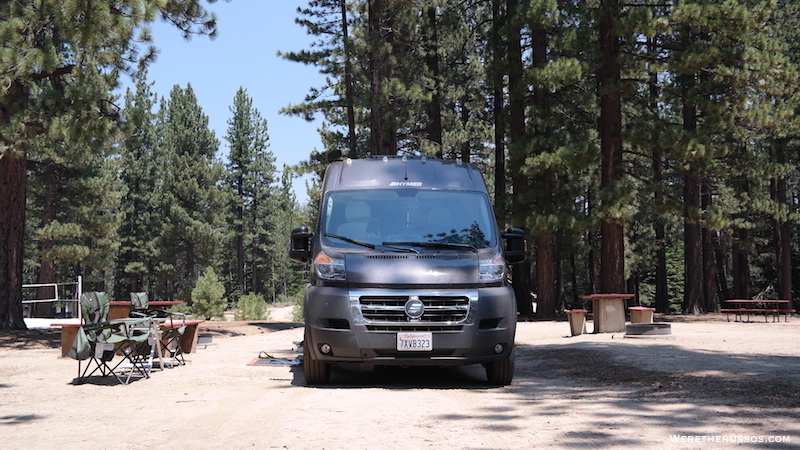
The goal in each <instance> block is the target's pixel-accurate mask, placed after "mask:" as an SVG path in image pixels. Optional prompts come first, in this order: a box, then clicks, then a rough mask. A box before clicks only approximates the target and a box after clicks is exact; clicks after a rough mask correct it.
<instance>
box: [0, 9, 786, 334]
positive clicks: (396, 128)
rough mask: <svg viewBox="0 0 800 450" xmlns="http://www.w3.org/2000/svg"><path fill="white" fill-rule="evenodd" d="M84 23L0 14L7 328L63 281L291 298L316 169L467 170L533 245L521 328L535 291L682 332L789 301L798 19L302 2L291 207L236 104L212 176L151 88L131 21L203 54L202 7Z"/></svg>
mask: <svg viewBox="0 0 800 450" xmlns="http://www.w3.org/2000/svg"><path fill="white" fill-rule="evenodd" d="M101 3H102V4H101V5H97V4H92V5H85V4H84V3H83V2H80V1H77V0H74V1H42V2H0V13H2V16H0V17H2V18H3V20H2V22H0V37H2V39H0V40H2V42H3V43H4V44H3V47H2V53H0V74H2V82H3V83H2V86H3V90H2V91H0V143H2V148H1V149H0V150H2V156H0V209H1V210H2V211H3V214H2V216H0V237H2V238H3V241H2V244H3V245H4V246H5V247H6V249H7V250H6V251H4V252H3V253H2V254H0V323H1V324H2V327H3V328H14V327H19V326H20V325H19V320H21V319H18V318H21V307H20V303H21V293H20V292H19V290H20V288H19V286H21V284H22V283H23V282H24V283H31V282H37V281H39V282H42V281H48V280H50V281H57V280H64V279H70V278H73V277H75V276H76V275H81V276H82V277H83V280H84V283H85V284H86V286H85V288H87V289H95V290H107V291H110V292H113V293H114V295H115V297H119V298H123V297H124V296H126V295H127V292H129V291H148V292H150V293H151V294H152V295H153V297H154V298H157V299H164V300H172V299H177V300H184V301H188V302H190V303H191V292H192V289H194V287H195V285H196V283H197V280H198V279H199V278H200V276H201V274H203V273H205V272H207V271H208V269H209V268H210V269H211V270H212V271H213V272H214V273H215V274H218V275H219V278H220V280H221V281H222V283H223V284H224V286H225V297H226V298H227V299H229V300H230V301H235V300H236V299H238V298H239V297H240V296H242V295H244V294H247V293H256V294H260V295H262V296H263V298H264V299H265V300H266V301H276V300H280V299H285V298H297V297H298V296H300V295H302V294H301V292H302V288H303V286H304V284H305V283H306V277H307V275H306V268H304V267H302V266H298V265H294V264H292V263H290V262H288V260H287V258H286V255H285V253H286V248H287V246H288V235H289V230H290V229H291V228H293V227H294V226H296V225H299V224H300V223H306V224H309V225H310V224H312V223H313V222H314V220H315V217H316V212H317V211H316V202H317V201H318V199H319V192H318V190H317V189H316V187H315V186H316V182H318V180H319V179H320V177H321V176H322V174H323V173H324V166H325V164H324V161H325V160H326V158H325V154H326V153H328V152H330V151H341V152H342V153H343V154H344V155H346V156H349V157H360V156H364V155H368V154H371V155H381V154H410V155H419V154H422V155H432V156H438V157H443V158H447V159H460V160H462V161H465V162H471V163H474V164H477V165H478V166H480V167H481V169H482V170H483V172H484V173H485V175H486V178H487V182H488V184H489V185H490V186H491V189H492V194H493V201H494V205H495V209H496V213H497V217H498V221H499V222H500V224H501V226H517V227H521V228H524V229H525V230H526V232H527V233H528V237H529V238H528V243H529V244H530V245H529V251H530V258H529V259H528V261H527V263H525V264H521V265H517V266H515V267H514V269H513V282H514V287H515V290H516V291H517V297H518V304H519V309H520V312H521V313H523V314H526V315H527V314H531V313H532V305H531V302H530V301H529V300H530V298H531V296H530V294H531V293H534V294H535V295H536V301H537V311H536V316H537V317H542V318H548V317H553V316H555V315H556V314H557V313H558V312H559V311H561V310H563V309H564V308H573V307H576V306H580V305H581V298H580V297H581V296H582V295H585V294H588V293H596V292H606V293H608V292H630V293H634V294H636V302H637V303H641V304H646V305H653V306H655V307H656V308H657V309H658V310H659V311H662V312H670V311H672V312H674V311H683V312H688V313H699V312H709V311H714V310H717V309H718V308H719V304H720V301H721V300H722V299H725V298H750V297H753V296H758V295H762V296H768V297H773V298H784V299H793V295H792V292H797V283H798V281H797V280H798V278H800V274H798V266H799V265H798V260H800V251H799V249H800V241H799V240H798V233H797V231H798V230H797V225H798V219H799V218H800V215H798V203H800V197H799V195H800V194H799V192H800V190H799V189H798V183H799V182H800V180H798V170H797V167H798V160H800V146H799V145H798V140H797V136H798V133H797V132H798V129H799V127H798V125H799V124H798V117H797V112H798V106H799V105H798V83H797V79H798V73H797V64H798V60H799V57H800V47H799V46H798V43H800V36H799V35H798V33H800V31H799V30H800V27H798V23H797V21H798V17H800V14H798V12H799V11H798V6H799V5H797V4H796V3H795V2H791V1H789V0H766V1H750V0H727V1H721V0H700V1H666V2H665V1H649V0H641V1H637V2H622V1H620V0H589V1H569V0H471V1H470V0H462V1H456V0H429V1H426V2H418V1H415V0H403V1H401V0H369V1H360V0H359V1H345V0H313V1H310V2H309V5H308V7H307V8H302V9H301V10H300V11H298V19H297V21H298V23H299V24H300V25H301V26H303V27H305V28H306V29H307V30H308V32H309V33H310V34H311V35H312V36H315V37H316V42H315V43H314V44H313V45H312V46H311V48H309V49H307V50H305V51H300V52H287V53H285V54H283V56H284V57H285V58H287V59H289V60H292V61H297V62H300V63H304V64H310V65H313V66H316V67H317V68H319V70H320V71H321V72H322V73H324V74H325V75H326V77H327V78H326V83H325V85H323V86H313V87H311V89H310V90H309V93H308V95H307V96H306V98H305V100H304V101H302V102H298V103H297V104H294V105H287V107H286V108H285V111H284V112H285V113H287V114H295V115H299V116H301V117H306V118H311V117H314V116H315V115H316V116H321V117H322V118H323V125H322V127H321V129H320V133H321V136H322V140H323V144H324V147H325V148H324V150H322V151H320V152H318V153H317V152H314V153H312V154H311V155H309V158H308V161H307V162H305V163H302V164H300V165H299V166H298V167H296V168H294V171H295V173H297V174H299V173H312V174H314V175H315V180H316V182H315V183H314V184H313V185H312V186H311V189H310V190H309V198H310V200H309V202H308V204H307V205H298V204H297V202H296V200H295V198H294V196H293V195H292V193H291V189H290V186H291V183H292V180H291V178H292V177H291V173H292V172H291V171H288V170H284V171H282V176H281V177H278V176H276V174H277V171H276V168H275V163H274V156H273V155H272V154H271V152H270V150H269V145H268V144H269V133H268V126H267V125H268V124H267V123H266V121H265V120H264V119H263V118H262V117H261V114H260V112H259V111H258V110H257V109H255V108H254V107H253V106H252V99H251V98H250V97H249V95H248V94H247V91H246V89H245V88H244V87H243V88H242V89H241V90H240V91H239V92H238V93H237V94H236V96H235V98H234V99H233V102H232V105H231V118H230V119H229V121H228V125H229V127H228V132H227V134H226V135H225V136H224V137H223V139H226V140H227V141H228V143H229V148H230V154H229V155H227V160H226V161H225V162H224V163H223V162H222V161H221V160H219V159H218V158H217V157H216V152H217V150H218V148H219V141H218V138H217V137H216V136H215V135H214V133H213V132H212V131H211V130H210V129H209V127H208V118H207V117H206V116H205V114H204V112H203V111H202V109H201V108H200V107H199V106H198V104H197V99H196V96H195V93H194V91H193V89H192V87H191V85H187V86H175V87H174V88H173V89H172V90H171V92H170V94H169V97H168V98H164V99H160V101H159V99H157V98H156V97H155V96H154V95H153V94H152V93H151V92H150V88H149V86H150V82H149V81H148V79H147V70H146V66H147V63H148V62H149V61H150V60H151V54H150V53H149V52H142V51H141V48H142V47H141V45H139V44H137V42H139V41H142V42H146V41H147V37H148V35H147V34H148V33H147V31H148V30H147V27H146V25H147V24H148V23H150V22H152V21H154V20H156V19H159V18H161V19H164V20H167V21H168V22H170V23H173V24H174V25H175V26H177V27H178V28H179V29H180V30H182V31H183V32H184V33H187V34H192V33H200V34H213V33H214V30H215V23H214V17H213V15H211V14H209V13H208V12H207V11H205V10H204V9H203V7H202V6H201V4H200V3H201V2H200V1H197V0H195V1H189V0H171V1H160V2H136V1H118V2H114V6H115V7H114V8H110V7H108V4H106V3H103V2H101ZM98 24H103V25H104V27H99V26H97V25H98ZM124 73H128V74H132V76H133V77H134V79H135V80H136V81H135V88H132V89H129V90H128V92H127V93H126V95H125V96H124V97H123V98H115V96H114V89H115V88H116V86H117V85H118V81H119V77H120V76H123V75H122V74H124ZM20 195H21V196H22V197H20ZM20 198H22V199H23V201H22V206H20ZM20 223H21V224H24V226H23V227H22V228H20V226H19V225H18V224H20ZM23 255H24V257H23Z"/></svg>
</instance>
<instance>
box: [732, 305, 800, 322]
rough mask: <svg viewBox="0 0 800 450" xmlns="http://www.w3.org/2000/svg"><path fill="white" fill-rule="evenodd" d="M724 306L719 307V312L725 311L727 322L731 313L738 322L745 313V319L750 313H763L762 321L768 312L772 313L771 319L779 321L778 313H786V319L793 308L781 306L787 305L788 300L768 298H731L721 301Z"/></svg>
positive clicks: (767, 315) (748, 317)
mask: <svg viewBox="0 0 800 450" xmlns="http://www.w3.org/2000/svg"><path fill="white" fill-rule="evenodd" d="M723 303H724V304H725V306H726V307H725V308H722V309H720V312H724V313H725V317H726V318H727V319H728V322H730V321H731V318H730V315H731V313H732V314H733V315H734V316H733V318H734V321H736V322H738V321H739V320H740V319H741V318H742V316H743V315H744V314H747V321H748V322H749V321H750V314H764V321H765V322H767V321H768V318H769V316H770V314H774V316H773V318H772V321H773V322H776V321H780V317H779V316H780V314H786V316H785V320H786V321H788V320H789V319H788V316H789V314H790V313H793V312H794V310H793V309H791V308H789V307H787V308H782V306H783V305H786V306H788V305H789V304H790V303H791V301H790V300H770V299H731V300H725V301H724V302H723Z"/></svg>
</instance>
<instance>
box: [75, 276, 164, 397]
mask: <svg viewBox="0 0 800 450" xmlns="http://www.w3.org/2000/svg"><path fill="white" fill-rule="evenodd" d="M80 302H81V312H82V315H83V324H82V325H81V327H80V328H79V329H78V335H77V336H76V338H75V341H74V342H73V345H72V348H71V349H70V351H69V353H68V354H67V356H69V357H71V358H73V359H76V360H78V378H77V379H76V380H75V384H82V383H84V382H85V381H86V380H88V379H89V377H91V376H92V375H94V374H95V373H97V372H98V371H99V373H100V375H101V376H104V377H105V376H108V375H114V377H115V378H116V379H117V381H118V382H120V383H122V384H128V383H129V382H130V380H131V376H132V375H133V372H134V371H136V372H137V373H139V374H140V375H142V376H143V377H145V378H147V377H149V375H148V374H147V373H146V372H145V371H144V370H143V368H142V367H141V365H140V364H137V363H136V362H135V361H134V359H133V355H134V354H135V348H136V347H137V346H138V345H139V344H141V343H142V342H144V341H146V340H147V339H148V338H149V337H150V333H148V332H142V331H141V330H139V331H137V330H136V328H137V326H138V325H141V324H142V323H144V322H147V321H149V319H147V318H141V319H122V320H115V321H111V322H108V321H107V318H108V305H109V302H108V295H107V294H106V293H105V292H85V293H83V294H82V295H81V299H80ZM116 354H120V355H122V358H121V359H120V361H119V362H117V363H116V364H113V363H112V361H113V359H114V356H115V355H116ZM82 361H87V362H86V367H85V368H83V370H82V369H81V366H82ZM126 361H128V362H130V363H131V365H130V372H129V373H128V376H127V378H126V379H124V380H123V378H122V376H121V373H120V370H118V369H119V368H120V365H121V364H122V363H124V362H126Z"/></svg>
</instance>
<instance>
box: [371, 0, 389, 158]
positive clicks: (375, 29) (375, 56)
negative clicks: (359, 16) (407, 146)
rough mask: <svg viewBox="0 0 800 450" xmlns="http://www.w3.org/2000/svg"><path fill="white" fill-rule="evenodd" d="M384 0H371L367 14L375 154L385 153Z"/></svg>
mask: <svg viewBox="0 0 800 450" xmlns="http://www.w3.org/2000/svg"><path fill="white" fill-rule="evenodd" d="M382 5H383V0H369V6H368V11H367V15H368V16H369V17H368V18H367V20H368V28H369V40H370V42H369V81H370V103H371V105H370V112H369V124H370V130H369V150H370V152H371V153H372V154H373V155H382V154H384V149H383V148H382V143H383V135H384V129H383V125H384V123H383V112H384V109H385V105H384V104H383V73H382V70H381V68H382V64H383V63H382V61H381V56H382V53H383V52H381V51H380V47H381V46H382V45H383V42H382V33H381V20H382V18H381V16H382V13H383V8H382Z"/></svg>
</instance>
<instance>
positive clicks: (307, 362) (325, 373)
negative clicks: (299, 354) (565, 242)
mask: <svg viewBox="0 0 800 450" xmlns="http://www.w3.org/2000/svg"><path fill="white" fill-rule="evenodd" d="M311 345H313V344H312V343H311V341H309V340H308V333H306V336H305V340H304V342H303V376H305V378H306V384H308V385H309V386H317V385H321V384H327V383H328V380H329V379H330V377H331V366H330V364H327V363H324V362H322V361H320V360H318V359H314V356H313V355H312V353H311Z"/></svg>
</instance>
